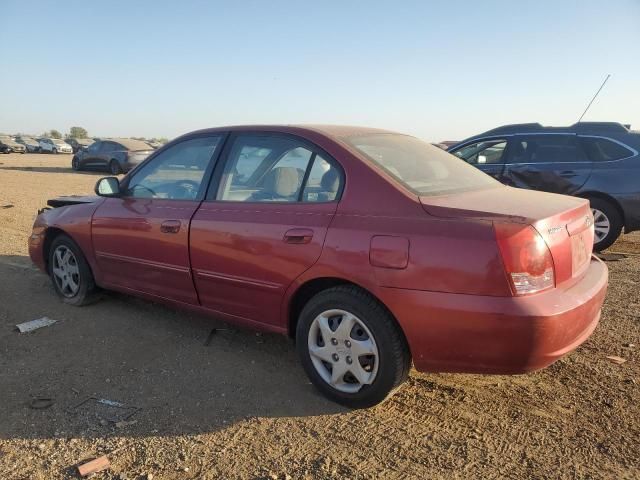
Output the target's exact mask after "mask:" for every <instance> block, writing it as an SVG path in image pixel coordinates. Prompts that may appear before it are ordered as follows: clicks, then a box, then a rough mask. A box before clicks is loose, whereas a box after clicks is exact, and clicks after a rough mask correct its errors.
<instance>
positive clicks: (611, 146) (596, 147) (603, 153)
mask: <svg viewBox="0 0 640 480" xmlns="http://www.w3.org/2000/svg"><path fill="white" fill-rule="evenodd" d="M580 142H581V143H582V148H583V149H584V151H585V153H586V154H587V158H588V159H589V160H590V161H592V162H610V161H613V160H621V159H623V158H628V157H631V156H632V155H633V152H632V151H631V150H629V149H628V148H627V147H625V146H623V145H620V144H619V143H616V142H614V141H612V140H608V139H606V138H597V137H581V138H580Z"/></svg>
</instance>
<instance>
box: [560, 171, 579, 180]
mask: <svg viewBox="0 0 640 480" xmlns="http://www.w3.org/2000/svg"><path fill="white" fill-rule="evenodd" d="M576 175H577V173H576V172H575V170H563V171H562V172H560V176H561V177H566V178H570V177H575V176H576Z"/></svg>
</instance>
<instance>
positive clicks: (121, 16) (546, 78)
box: [0, 0, 640, 141]
mask: <svg viewBox="0 0 640 480" xmlns="http://www.w3.org/2000/svg"><path fill="white" fill-rule="evenodd" d="M0 4H1V6H2V8H1V9H0V10H1V11H2V15H1V22H2V23H1V27H0V59H1V63H0V91H1V92H2V101H0V131H2V132H8V133H14V132H20V131H22V132H33V133H36V134H39V133H42V132H43V131H45V130H49V129H52V128H55V129H57V130H60V131H62V132H67V131H68V129H69V127H71V126H73V125H79V126H83V127H85V128H86V129H87V130H89V133H90V134H91V135H95V136H147V137H153V136H167V137H174V136H176V135H179V134H181V133H184V132H187V131H190V130H194V129H198V128H204V127H212V126H220V125H230V124H246V123H335V124H354V125H366V126H377V127H383V128H389V129H393V130H398V131H402V132H406V133H411V134H414V135H417V136H419V137H422V138H424V139H426V140H432V141H440V140H447V139H454V140H455V139H461V138H464V137H466V136H469V135H472V134H475V133H479V132H481V131H484V130H486V129H489V128H492V127H495V126H498V125H501V124H505V123H513V122H532V121H538V122H541V123H543V124H547V125H566V124H571V123H573V122H575V121H576V120H577V118H578V117H579V116H580V114H581V113H582V110H584V108H585V107H586V104H587V103H588V101H589V99H590V98H591V96H592V95H593V94H594V93H595V91H596V89H597V88H598V86H599V85H600V83H601V82H602V80H603V79H604V78H605V76H606V74H607V73H611V74H612V77H611V79H610V80H609V82H608V84H607V85H606V86H605V88H604V90H603V91H602V93H601V95H600V96H599V97H598V99H597V100H596V102H595V103H594V105H593V107H592V108H591V110H590V111H589V113H588V114H587V116H586V117H585V120H607V121H619V122H623V123H631V124H632V125H633V126H634V128H636V129H640V0H608V1H604V0H599V1H561V0H555V1H549V0H535V1H526V2H525V1H518V2H513V1H482V2H480V1H459V0H449V1H442V2H436V1H433V2H431V1H426V0H425V1H406V2H405V1H391V0H389V1H383V2H377V1H347V0H342V1H329V0H326V1H315V2H312V1H279V0H270V1H243V0H237V1H229V0H226V1H191V0H181V1H162V0H156V1H87V0H82V1H62V0H61V1H55V2H54V1H40V2H36V1H31V0H2V1H1V2H0Z"/></svg>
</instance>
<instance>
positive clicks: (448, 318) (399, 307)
mask: <svg viewBox="0 0 640 480" xmlns="http://www.w3.org/2000/svg"><path fill="white" fill-rule="evenodd" d="M607 279H608V271H607V267H606V266H605V264H604V263H602V262H601V261H600V260H598V259H596V258H595V257H594V258H592V260H591V264H590V266H589V269H588V270H587V273H586V274H585V276H584V277H583V278H582V279H580V281H579V282H578V283H576V284H575V285H573V286H571V287H569V288H567V289H559V288H554V289H552V290H549V291H547V292H544V293H540V294H537V295H532V296H528V297H488V296H478V295H458V294H451V293H440V292H424V291H416V290H404V289H393V288H385V289H382V290H383V291H382V292H381V294H382V297H383V298H382V301H383V302H385V304H386V305H387V306H388V307H389V308H390V309H391V311H392V312H393V313H394V314H395V315H396V318H397V319H398V321H399V323H400V325H401V327H402V328H403V330H404V333H405V335H406V337H407V340H408V342H409V346H410V348H411V353H412V356H413V361H414V364H415V366H416V369H418V370H420V371H429V372H466V373H495V374H512V373H525V372H529V371H533V370H538V369H540V368H544V367H546V366H548V365H550V364H551V363H553V362H555V361H556V360H558V359H559V358H560V357H562V356H564V355H566V354H567V353H569V352H570V351H572V350H574V349H575V348H576V347H578V346H579V345H580V344H581V343H582V342H584V341H585V340H586V339H587V338H589V336H590V335H591V333H592V332H593V331H594V330H595V328H596V326H597V324H598V321H599V319H600V310H601V308H602V304H603V302H604V297H605V294H606V291H607Z"/></svg>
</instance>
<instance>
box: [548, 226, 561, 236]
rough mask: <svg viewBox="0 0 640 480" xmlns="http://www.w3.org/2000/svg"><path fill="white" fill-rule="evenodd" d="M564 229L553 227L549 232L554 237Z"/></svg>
mask: <svg viewBox="0 0 640 480" xmlns="http://www.w3.org/2000/svg"><path fill="white" fill-rule="evenodd" d="M562 228H563V227H551V228H550V229H549V230H548V232H549V235H553V234H554V233H558V232H559V231H560V230H562Z"/></svg>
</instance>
